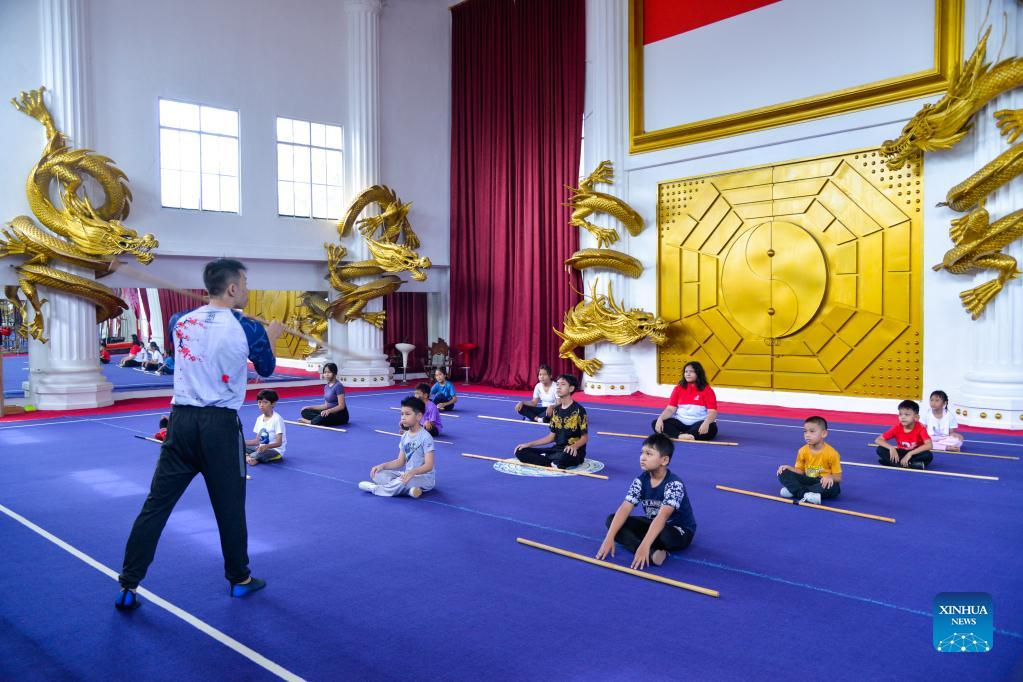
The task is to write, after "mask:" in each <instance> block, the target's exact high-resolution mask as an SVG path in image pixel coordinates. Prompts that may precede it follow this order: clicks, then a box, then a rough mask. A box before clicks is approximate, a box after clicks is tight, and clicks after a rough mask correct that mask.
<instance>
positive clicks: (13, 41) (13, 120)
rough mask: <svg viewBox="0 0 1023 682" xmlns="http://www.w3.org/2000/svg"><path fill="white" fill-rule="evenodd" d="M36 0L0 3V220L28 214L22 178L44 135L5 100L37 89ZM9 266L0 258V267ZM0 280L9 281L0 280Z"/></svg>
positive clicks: (37, 154) (39, 70) (39, 72)
mask: <svg viewBox="0 0 1023 682" xmlns="http://www.w3.org/2000/svg"><path fill="white" fill-rule="evenodd" d="M40 22H41V17H40V10H39V6H38V2H37V0H3V1H2V2H0V64H3V68H0V149H2V150H3V153H4V161H3V163H2V164H0V222H4V223H6V222H7V221H8V220H10V219H11V218H13V217H14V216H17V215H22V214H29V213H30V211H29V209H28V201H27V199H26V198H25V179H26V178H27V177H28V172H29V170H31V169H32V166H33V165H34V164H35V162H36V161H38V160H39V157H40V156H41V155H42V151H43V145H44V144H45V143H46V136H45V135H44V134H43V127H42V126H41V125H39V123H38V122H37V121H36V120H34V119H31V118H29V117H28V116H25V115H24V114H22V113H20V112H19V111H17V110H16V109H15V108H14V107H13V106H11V105H10V103H9V102H8V100H10V99H11V98H12V97H17V95H18V93H19V92H21V91H22V90H26V91H27V90H31V89H33V88H38V87H39V86H40V85H41V83H40V79H41V78H42V72H43V67H42V52H41V50H40V48H39V31H40ZM6 270H10V268H8V267H6V263H4V262H2V261H0V272H2V271H6ZM0 281H2V282H3V283H8V282H9V280H6V279H0Z"/></svg>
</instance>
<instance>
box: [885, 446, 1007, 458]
mask: <svg viewBox="0 0 1023 682" xmlns="http://www.w3.org/2000/svg"><path fill="white" fill-rule="evenodd" d="M867 447H868V448H876V447H877V443H867ZM931 452H932V453H935V454H937V453H939V452H940V453H942V454H943V455H965V456H967V457H987V458H988V459H1015V460H1018V459H1019V457H1014V456H1013V455H982V454H980V453H979V452H962V451H961V450H935V449H933V448H932V449H931Z"/></svg>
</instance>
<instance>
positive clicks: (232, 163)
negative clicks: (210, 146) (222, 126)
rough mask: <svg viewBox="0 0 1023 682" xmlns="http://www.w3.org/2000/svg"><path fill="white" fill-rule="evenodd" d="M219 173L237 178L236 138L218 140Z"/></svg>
mask: <svg viewBox="0 0 1023 682" xmlns="http://www.w3.org/2000/svg"><path fill="white" fill-rule="evenodd" d="M220 172H221V173H223V174H224V175H233V176H235V177H238V138H236V137H222V138H220Z"/></svg>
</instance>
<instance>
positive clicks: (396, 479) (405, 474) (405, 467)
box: [359, 397, 437, 497]
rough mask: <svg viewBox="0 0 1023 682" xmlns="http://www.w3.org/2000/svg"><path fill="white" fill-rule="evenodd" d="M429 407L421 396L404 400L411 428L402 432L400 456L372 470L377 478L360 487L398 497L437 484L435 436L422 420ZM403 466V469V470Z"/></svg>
mask: <svg viewBox="0 0 1023 682" xmlns="http://www.w3.org/2000/svg"><path fill="white" fill-rule="evenodd" d="M424 409H426V408H425V406H424V405H423V401H422V400H420V399H419V398H412V397H409V398H405V399H404V400H402V401H401V426H402V428H405V429H408V430H407V431H405V432H404V433H403V434H402V435H401V443H399V444H398V456H397V457H396V458H395V459H392V460H390V461H388V462H384V463H383V464H377V465H376V466H375V467H373V468H372V469H370V470H369V477H370V478H371V479H373V480H371V481H362V482H361V483H359V490H365V491H366V492H370V493H373V494H374V495H379V496H381V497H394V496H395V495H403V494H404V495H409V496H410V497H419V496H420V495H422V494H423V493H424V492H426V491H428V490H433V488H434V487H435V486H436V485H437V479H436V475H435V474H434V471H433V436H431V435H430V434H429V433H428V432H427V431H426V429H424V428H423V427H422V425H421V424H420V423H419V422H420V419H422V416H423V410H424ZM399 470H400V471H399Z"/></svg>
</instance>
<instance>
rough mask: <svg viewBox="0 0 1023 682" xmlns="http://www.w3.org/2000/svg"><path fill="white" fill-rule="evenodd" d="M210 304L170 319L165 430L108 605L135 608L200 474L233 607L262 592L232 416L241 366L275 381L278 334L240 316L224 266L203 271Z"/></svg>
mask: <svg viewBox="0 0 1023 682" xmlns="http://www.w3.org/2000/svg"><path fill="white" fill-rule="evenodd" d="M203 282H204V284H205V285H206V291H207V292H209V295H210V302H209V304H208V305H204V306H202V307H201V308H198V309H196V310H193V311H192V312H190V313H185V314H182V315H179V316H176V318H175V319H172V320H171V322H172V324H171V327H172V329H173V332H172V334H173V343H174V356H175V371H174V399H173V400H172V401H171V402H172V404H173V408H172V409H171V416H170V427H169V428H168V430H167V438H166V440H165V441H164V442H163V446H162V447H161V449H160V458H159V460H158V461H157V463H156V473H154V474H153V481H152V484H151V487H150V489H149V496H148V497H147V498H146V501H145V504H144V505H143V506H142V511H141V512H139V515H138V518H137V519H135V525H134V526H132V529H131V536H130V537H129V538H128V545H127V547H125V550H124V567H123V568H122V569H121V575H120V576H119V577H118V581H119V582H120V583H121V591H120V592H119V593H118V595H117V600H116V601H115V603H114V605H115V606H116V607H117V608H118V609H121V610H131V609H135V608H138V606H139V605H140V602H139V600H138V596H137V595H136V594H135V590H136V589H137V588H138V584H139V582H140V581H141V580H142V579H143V578H144V577H145V575H146V570H147V569H148V568H149V564H150V563H152V561H153V556H154V554H155V553H156V545H157V542H159V540H160V534H161V533H162V532H163V527H164V525H165V524H166V523H167V518H168V517H169V516H170V513H171V510H173V509H174V505H175V504H177V501H178V499H179V498H180V497H181V495H182V494H183V493H184V492H185V489H186V488H187V487H188V484H189V483H191V481H192V479H193V478H194V477H195V475H196V474H202V477H203V479H205V481H206V488H207V490H208V491H209V495H210V502H211V504H212V505H213V513H214V514H215V515H216V518H217V527H218V529H219V530H220V546H221V549H222V551H223V553H224V572H225V575H226V577H227V579H228V581H229V582H230V583H231V588H230V594H231V596H232V597H244V596H245V595H247V594H249V593H251V592H255V591H256V590H259V589H262V588H263V587H264V586H266V582H265V581H263V580H260V579H259V578H253V577H252V575H251V574H250V573H249V555H248V531H247V529H246V526H245V445H244V442H245V441H244V436H243V435H242V427H241V422H240V421H239V420H238V408H239V407H241V404H242V402H243V401H244V400H245V387H246V383H247V382H246V379H247V377H248V368H247V363H246V361H247V360H251V361H252V364H253V365H254V366H255V368H256V371H257V372H258V373H259V374H260V376H269V375H271V374H273V371H274V369H275V367H276V364H277V361H276V359H275V358H274V354H273V347H274V343H275V342H276V341H277V338H278V337H279V336H280V335H281V333H282V332H283V331H284V327H283V325H282V324H281V323H280V322H277V321H274V322H271V323H270V325H269V326H268V327H267V329H265V330H264V329H263V327H262V325H260V324H259V323H258V322H255V321H254V320H251V319H249V318H247V317H243V316H242V314H241V313H240V312H238V311H237V310H235V309H236V308H239V309H240V308H244V307H245V304H246V303H247V302H248V300H249V289H248V283H247V281H246V277H245V266H244V265H243V264H242V263H240V262H239V261H236V260H232V259H229V258H221V259H219V260H215V261H210V262H209V263H207V264H206V268H205V269H204V270H203Z"/></svg>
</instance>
